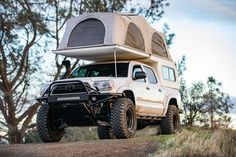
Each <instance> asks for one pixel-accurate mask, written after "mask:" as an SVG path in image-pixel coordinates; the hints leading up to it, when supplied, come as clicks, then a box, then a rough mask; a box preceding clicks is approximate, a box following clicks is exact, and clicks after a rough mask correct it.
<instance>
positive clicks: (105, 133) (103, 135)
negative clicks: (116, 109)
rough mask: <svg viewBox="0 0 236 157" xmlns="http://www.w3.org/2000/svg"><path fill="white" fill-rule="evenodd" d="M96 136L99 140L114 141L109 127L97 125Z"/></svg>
mask: <svg viewBox="0 0 236 157" xmlns="http://www.w3.org/2000/svg"><path fill="white" fill-rule="evenodd" d="M97 134H98V138H99V139H114V138H115V136H114V135H113V134H112V130H111V127H108V126H102V125H99V126H98V127H97Z"/></svg>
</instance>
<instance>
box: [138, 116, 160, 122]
mask: <svg viewBox="0 0 236 157" xmlns="http://www.w3.org/2000/svg"><path fill="white" fill-rule="evenodd" d="M163 117H165V116H141V115H137V118H138V119H143V120H152V121H159V120H161V119H162V118H163Z"/></svg>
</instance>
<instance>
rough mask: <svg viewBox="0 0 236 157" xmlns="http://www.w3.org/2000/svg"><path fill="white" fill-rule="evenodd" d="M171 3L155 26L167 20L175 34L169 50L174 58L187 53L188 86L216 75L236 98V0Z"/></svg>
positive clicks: (235, 122)
mask: <svg viewBox="0 0 236 157" xmlns="http://www.w3.org/2000/svg"><path fill="white" fill-rule="evenodd" d="M169 2H170V6H169V7H168V8H166V10H165V12H166V13H165V14H164V15H163V18H162V19H161V20H160V21H158V22H157V23H154V24H153V27H154V28H156V29H157V30H161V28H162V27H163V24H164V23H167V24H168V25H169V26H170V29H171V32H174V33H175V34H176V36H175V38H174V40H173V45H171V47H170V53H171V55H172V57H173V59H174V60H175V61H178V60H180V59H181V56H183V55H185V56H186V59H187V70H186V72H185V74H184V77H185V79H186V80H187V83H188V85H190V84H191V83H192V82H193V81H198V80H201V81H204V82H206V80H207V78H208V76H213V77H215V78H216V79H217V80H218V81H220V82H222V83H223V87H222V90H223V91H224V92H226V93H228V94H229V95H230V96H233V97H236V0H197V1H196V0H178V1H177V0H169ZM234 100H236V99H234ZM234 103H236V102H234ZM235 105H236V104H235ZM234 110H235V111H234V112H235V113H230V116H232V119H233V123H232V125H233V126H234V127H236V106H235V109H234Z"/></svg>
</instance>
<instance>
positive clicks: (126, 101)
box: [37, 13, 182, 142]
mask: <svg viewBox="0 0 236 157" xmlns="http://www.w3.org/2000/svg"><path fill="white" fill-rule="evenodd" d="M53 52H54V53H55V54H58V55H62V56H67V57H72V58H77V59H82V60H87V61H91V62H92V64H89V65H85V66H81V67H78V68H77V69H75V70H74V71H73V72H72V73H71V74H70V76H69V77H68V78H64V79H61V80H57V81H54V82H53V83H51V84H50V85H49V87H48V89H47V90H46V91H45V93H44V94H43V96H42V97H40V98H38V101H40V102H43V103H44V104H43V105H42V106H41V108H40V109H39V111H38V115H37V127H38V132H39V135H40V137H41V139H42V140H43V141H44V142H52V141H59V140H60V139H61V137H62V136H63V132H64V128H65V127H67V126H98V136H99V138H101V139H107V138H130V137H133V136H134V134H135V131H136V129H141V128H143V127H145V126H147V125H157V124H160V125H161V130H162V132H163V133H174V132H179V131H180V120H179V112H181V111H182V106H181V101H180V93H179V82H178V75H177V70H176V64H175V63H174V62H173V60H172V58H171V56H170V54H169V52H168V49H167V45H166V42H165V35H164V34H163V33H161V32H158V31H156V30H155V29H153V28H152V27H151V26H150V25H149V24H148V23H147V21H146V20H145V19H144V18H143V17H142V16H137V15H133V14H118V13H88V14H84V15H81V16H79V17H74V18H71V19H69V20H68V21H67V25H66V29H65V33H64V35H63V38H62V40H61V43H60V45H59V47H58V49H57V50H54V51H53Z"/></svg>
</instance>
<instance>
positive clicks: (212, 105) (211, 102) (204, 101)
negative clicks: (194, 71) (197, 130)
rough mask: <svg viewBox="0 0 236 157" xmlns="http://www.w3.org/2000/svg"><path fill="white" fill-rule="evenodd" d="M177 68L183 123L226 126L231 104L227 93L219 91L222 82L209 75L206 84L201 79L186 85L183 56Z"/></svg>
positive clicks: (214, 126) (213, 126) (215, 126)
mask: <svg viewBox="0 0 236 157" xmlns="http://www.w3.org/2000/svg"><path fill="white" fill-rule="evenodd" d="M178 70H179V76H180V93H181V98H182V103H183V107H184V123H185V124H187V125H190V126H193V125H194V124H198V125H201V126H208V127H209V126H210V127H211V128H218V127H227V126H228V125H229V123H230V121H231V119H230V117H228V116H227V113H229V109H231V108H232V107H233V104H232V102H231V100H230V97H229V96H228V94H227V93H225V92H223V91H221V87H222V83H221V82H218V81H217V80H216V79H215V78H214V77H212V76H210V77H208V79H207V83H206V85H205V84H204V83H203V82H202V81H198V82H193V83H192V86H190V87H187V85H186V81H185V80H184V77H183V74H184V71H185V70H186V58H185V56H183V58H182V60H181V61H180V62H179V63H178Z"/></svg>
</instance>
